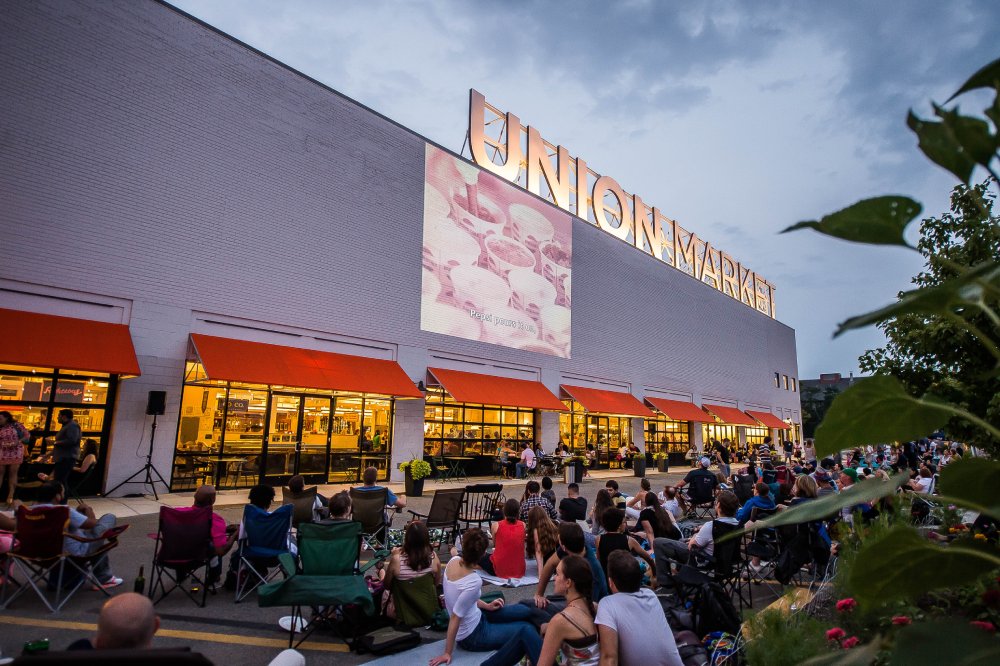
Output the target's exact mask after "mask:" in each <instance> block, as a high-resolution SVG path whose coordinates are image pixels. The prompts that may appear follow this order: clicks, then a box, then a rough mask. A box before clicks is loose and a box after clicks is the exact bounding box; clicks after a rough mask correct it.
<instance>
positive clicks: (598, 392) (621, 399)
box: [560, 384, 656, 418]
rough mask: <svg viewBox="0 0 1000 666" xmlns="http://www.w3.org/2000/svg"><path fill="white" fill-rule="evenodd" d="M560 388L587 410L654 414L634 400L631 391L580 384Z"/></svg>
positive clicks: (603, 412)
mask: <svg viewBox="0 0 1000 666" xmlns="http://www.w3.org/2000/svg"><path fill="white" fill-rule="evenodd" d="M560 388H561V389H562V390H563V391H565V392H566V393H567V394H568V395H569V397H571V398H573V400H576V401H577V402H578V403H580V404H581V405H583V408H584V409H586V410H587V411H588V412H597V413H598V414H621V415H623V416H641V417H643V418H651V417H654V416H656V415H655V414H653V412H651V411H650V410H649V408H647V407H646V406H645V405H644V404H642V403H641V402H639V401H638V400H636V398H635V396H634V395H632V394H631V393H623V392H621V391H605V390H603V389H592V388H584V387H582V386H566V385H565V384H563V385H562V386H560Z"/></svg>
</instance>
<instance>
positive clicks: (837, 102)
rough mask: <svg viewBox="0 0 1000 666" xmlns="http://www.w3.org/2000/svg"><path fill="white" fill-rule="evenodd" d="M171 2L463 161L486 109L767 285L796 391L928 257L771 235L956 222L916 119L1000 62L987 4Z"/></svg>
mask: <svg viewBox="0 0 1000 666" xmlns="http://www.w3.org/2000/svg"><path fill="white" fill-rule="evenodd" d="M173 4H174V5H175V6H177V7H179V8H181V9H183V10H184V11H187V12H189V13H191V14H193V15H194V16H196V17H198V18H200V19H202V20H204V21H206V22H207V23H210V24H212V25H214V26H215V27H217V28H219V29H220V30H222V31H224V32H227V33H229V34H231V35H233V36H234V37H236V38H238V39H241V40H243V41H245V42H247V43H248V44H250V45H251V46H254V47H255V48H257V49H260V50H261V51H264V52H265V53H267V54H269V55H271V56H272V57H274V58H277V59H278V60H281V61H282V62H285V63H287V64H288V65H290V66H292V67H294V68H296V69H298V70H300V71H302V72H304V73H305V74H307V75H309V76H311V77H313V78H315V79H317V80H319V81H322V82H323V83H325V84H326V85H329V86H330V87H332V88H334V89H336V90H338V91H340V92H342V93H344V94H345V95H348V96H349V97H352V98H354V99H356V100H358V101H360V102H361V103H363V104H365V105H367V106H370V107H372V108H373V109H375V110H377V111H379V112H380V113H383V114H385V115H387V116H389V117H390V118H393V119H394V120H396V121H398V122H400V123H402V124H403V125H406V126H407V127H410V128H412V129H414V130H415V131H417V132H419V133H421V134H423V135H425V136H427V137H428V138H430V139H432V140H434V141H436V142H438V143H440V144H442V145H444V146H446V147H448V148H451V149H453V150H455V151H456V152H457V151H459V150H460V149H461V147H462V142H463V139H464V137H465V132H466V130H467V128H468V118H467V109H468V90H469V88H476V89H477V90H479V91H481V92H483V93H484V94H485V95H486V98H487V100H489V101H490V102H491V103H493V104H495V105H496V106H498V107H500V108H501V109H505V110H509V111H512V112H514V113H516V114H517V115H518V116H519V117H520V118H521V121H522V122H523V123H525V124H530V125H532V126H534V127H536V128H538V129H539V131H540V132H541V133H542V136H543V137H545V138H546V139H547V140H549V141H551V142H553V143H558V144H561V145H563V146H565V147H566V148H568V149H569V151H570V153H571V154H573V155H579V156H581V157H583V158H584V159H586V160H587V162H588V164H589V165H590V166H591V167H592V168H593V169H594V170H596V171H597V172H599V173H604V174H608V175H611V176H613V177H615V178H616V179H617V180H618V181H619V182H620V183H621V184H622V186H623V187H624V188H625V189H626V190H628V191H630V192H634V193H636V194H639V195H640V196H641V197H642V198H643V200H644V201H646V202H647V203H649V204H651V205H656V206H657V207H659V208H660V209H661V210H662V211H663V212H664V214H666V215H668V216H670V217H673V218H675V219H677V220H678V221H679V222H681V223H682V224H683V225H684V227H685V228H687V229H690V230H693V231H695V232H696V233H698V234H699V236H701V237H703V238H705V239H707V240H709V241H711V242H712V245H713V246H714V247H720V248H722V249H724V250H726V251H728V252H729V253H730V254H732V255H733V256H734V257H736V258H738V259H740V260H741V261H743V262H744V263H745V264H748V265H750V266H751V267H752V268H753V269H754V270H756V271H758V272H759V273H761V274H762V275H764V276H765V277H766V278H768V279H769V280H770V281H771V282H773V283H774V284H775V285H776V287H777V292H776V297H775V298H776V302H777V316H778V319H779V320H781V321H782V322H784V323H786V324H788V325H789V326H792V327H793V328H795V329H796V333H797V339H798V356H799V376H800V377H802V378H810V377H816V376H818V374H819V373H820V372H842V373H844V374H845V375H846V374H847V372H848V371H851V370H853V371H855V372H857V357H858V356H859V355H860V354H861V353H862V352H863V351H864V350H865V349H868V348H871V347H874V346H878V345H879V344H880V343H881V339H882V338H881V335H880V334H879V333H878V331H876V330H875V329H869V330H866V331H860V332H852V333H848V334H846V335H844V336H842V337H841V338H838V339H837V340H832V339H831V335H832V332H833V330H834V328H835V327H836V324H837V323H839V322H841V321H843V320H844V319H846V318H847V317H849V316H851V315H854V314H859V313H861V312H865V311H867V310H871V309H874V308H876V307H879V306H881V305H883V304H885V303H886V302H888V301H890V300H891V299H892V298H893V297H894V296H895V293H896V292H897V291H899V290H900V289H905V288H907V287H908V282H909V278H910V277H911V276H912V275H914V274H915V273H916V272H917V271H918V270H919V268H920V265H921V261H920V258H919V257H918V256H917V255H916V254H915V253H911V252H908V251H906V250H904V249H898V248H872V247H865V246H859V245H854V244H851V243H847V242H844V241H839V240H835V239H831V238H826V237H822V236H819V235H818V234H815V233H813V232H809V231H801V232H796V233H793V234H785V235H777V232H778V231H780V230H781V229H783V228H785V227H786V226H788V225H790V224H793V223H795V222H798V221H800V220H806V219H817V218H818V217H820V216H821V215H823V214H826V213H829V212H832V211H834V210H837V209H839V208H842V207H844V206H847V205H849V204H851V203H853V202H855V201H856V200H858V199H861V198H864V197H869V196H876V195H880V194H890V193H893V194H905V195H908V196H912V197H914V198H915V199H917V200H918V201H921V202H922V203H923V204H924V210H925V215H937V214H939V213H941V212H943V211H945V210H946V208H947V202H948V194H949V192H950V190H951V188H952V186H953V185H954V180H953V178H952V177H951V176H950V175H949V174H947V173H945V172H943V171H941V170H940V169H938V168H936V167H934V166H933V165H931V164H930V163H929V162H927V161H926V160H925V159H924V158H923V157H922V156H921V155H920V153H919V152H918V151H917V149H916V141H915V139H914V138H913V136H912V135H911V134H910V133H909V130H907V128H906V126H905V123H904V120H905V116H906V112H907V109H909V108H914V109H915V110H916V111H917V112H918V113H921V114H924V115H927V114H929V112H930V107H929V104H928V101H929V100H930V99H934V100H936V101H939V102H943V101H944V100H945V99H947V98H948V97H949V96H950V95H951V93H952V92H954V90H955V89H956V88H957V87H958V85H960V84H961V83H962V82H963V81H964V80H965V78H966V77H967V76H968V75H970V74H971V73H972V72H974V71H975V70H977V69H978V68H979V67H980V66H982V65H984V64H986V63H987V62H989V61H991V60H994V59H995V58H997V57H998V56H1000V41H998V40H997V33H998V28H1000V2H992V1H986V0H983V1H965V2H962V1H949V2H940V1H929V0H913V1H905V2H904V1H902V0H897V1H883V2H873V1H867V2H862V1H852V2H791V1H788V2H768V3H761V2H742V3H739V2H680V1H678V2H652V1H642V0H628V1H623V2H611V3H607V2H584V1H576V2H556V1H553V2H517V1H513V2H487V1H476V2H462V1H460V0H454V1H452V0H447V1H439V2H433V3H425V2H384V1H379V0H375V1H366V2H325V1H321V0H283V1H282V2H270V1H265V0H182V1H175V2H173ZM979 106H983V105H979ZM971 110H976V111H978V107H975V106H974V107H972V109H971ZM916 231H917V224H916V223H915V224H913V225H912V227H911V229H910V235H911V236H913V237H915V235H916ZM665 270H669V269H665Z"/></svg>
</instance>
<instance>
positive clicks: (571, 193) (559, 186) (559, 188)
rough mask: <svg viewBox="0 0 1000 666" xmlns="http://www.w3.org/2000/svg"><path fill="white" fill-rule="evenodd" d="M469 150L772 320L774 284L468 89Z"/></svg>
mask: <svg viewBox="0 0 1000 666" xmlns="http://www.w3.org/2000/svg"><path fill="white" fill-rule="evenodd" d="M469 145H470V148H471V151H472V159H473V161H474V162H475V163H476V164H478V165H479V166H481V167H482V168H484V169H486V170H487V171H490V172H492V173H495V174H496V175H498V176H500V177H501V178H504V179H506V180H509V181H511V182H512V183H515V184H517V185H520V186H521V187H523V188H525V189H526V190H528V191H529V192H532V193H534V194H537V195H538V196H540V197H543V198H545V199H548V200H549V201H551V202H552V203H554V204H555V205H556V206H559V207H560V208H562V209H564V210H566V211H567V212H569V213H571V214H573V215H576V216H577V217H579V218H580V219H583V220H585V221H587V222H588V223H590V224H594V225H596V226H598V227H599V228H600V229H602V230H604V231H606V232H607V233H609V234H612V235H614V236H617V237H618V238H620V239H622V240H623V241H625V242H627V243H629V244H631V245H634V246H635V247H636V248H638V249H639V250H641V251H643V252H645V253H647V254H650V255H652V256H653V257H655V258H657V259H659V260H660V261H662V262H663V263H665V264H667V265H669V266H672V267H673V268H676V269H677V270H679V271H682V272H684V273H686V274H688V275H690V276H691V277H693V278H695V279H696V280H698V281H700V282H703V283H705V284H707V285H709V286H711V287H714V288H715V289H718V290H719V291H721V292H722V293H724V294H726V295H727V296H729V297H731V298H734V299H736V300H738V301H740V302H741V303H743V304H744V305H746V306H748V307H751V308H754V309H755V310H757V311H758V312H762V313H764V314H766V315H768V316H769V317H772V318H773V317H774V310H775V308H774V285H773V284H771V283H770V282H768V281H767V280H765V279H764V278H763V277H762V276H760V275H758V274H757V273H755V272H754V271H752V270H751V269H750V268H748V267H746V266H744V265H743V264H741V263H740V262H739V261H737V260H736V259H734V258H733V257H732V256H730V255H729V254H728V253H726V252H725V251H723V250H720V249H718V248H714V247H712V244H711V243H710V242H708V241H706V240H704V239H702V238H699V237H698V235H697V234H695V233H694V232H692V231H688V230H687V229H684V228H683V227H682V226H681V225H680V224H678V223H677V221H676V220H673V219H671V218H669V217H667V216H665V215H664V214H663V213H661V212H660V210H659V209H658V208H656V207H655V206H653V207H650V206H648V205H646V203H645V202H644V201H643V200H642V199H641V198H640V197H639V195H637V194H629V193H628V192H626V191H625V190H624V189H622V187H621V185H619V184H618V181H616V180H615V179H614V178H612V177H611V176H602V175H600V174H598V173H596V172H595V171H593V170H592V169H590V168H589V167H588V166H587V163H586V162H585V161H584V160H583V159H582V158H580V157H575V158H574V157H570V154H569V151H568V150H567V149H566V148H563V147H562V146H554V145H552V144H551V143H549V142H547V141H545V140H544V139H543V138H542V136H541V134H539V132H538V130H537V129H535V128H534V127H527V126H523V125H521V121H520V119H518V117H517V116H515V115H514V114H512V113H504V112H502V111H500V110H499V109H497V108H496V107H495V106H493V105H492V104H490V103H488V102H487V101H486V98H485V97H484V96H483V95H482V93H480V92H478V91H476V90H470V95H469Z"/></svg>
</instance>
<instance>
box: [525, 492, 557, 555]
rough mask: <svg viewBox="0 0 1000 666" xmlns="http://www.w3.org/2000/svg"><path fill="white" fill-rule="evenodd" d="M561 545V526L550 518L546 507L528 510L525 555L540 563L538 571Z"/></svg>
mask: <svg viewBox="0 0 1000 666" xmlns="http://www.w3.org/2000/svg"><path fill="white" fill-rule="evenodd" d="M558 547H559V528H558V527H556V524H555V523H554V522H553V521H552V520H550V519H549V515H548V514H547V513H545V509H543V508H542V507H540V506H536V507H534V508H533V509H532V510H531V511H529V512H528V524H527V530H526V533H525V544H524V549H525V556H526V557H528V558H529V559H531V558H534V560H535V561H536V563H537V564H538V571H541V570H542V567H543V566H544V565H545V562H547V561H548V559H549V558H550V557H552V553H554V552H556V548H558Z"/></svg>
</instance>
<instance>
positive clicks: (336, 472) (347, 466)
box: [330, 456, 361, 483]
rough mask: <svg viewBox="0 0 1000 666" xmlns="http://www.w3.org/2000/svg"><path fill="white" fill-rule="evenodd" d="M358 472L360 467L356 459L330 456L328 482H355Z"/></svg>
mask: <svg viewBox="0 0 1000 666" xmlns="http://www.w3.org/2000/svg"><path fill="white" fill-rule="evenodd" d="M360 470H361V466H360V463H359V462H358V459H357V458H354V459H351V458H347V457H343V456H332V457H331V459H330V481H334V480H338V481H342V482H344V483H351V482H353V481H357V480H358V472H359V471H360Z"/></svg>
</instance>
